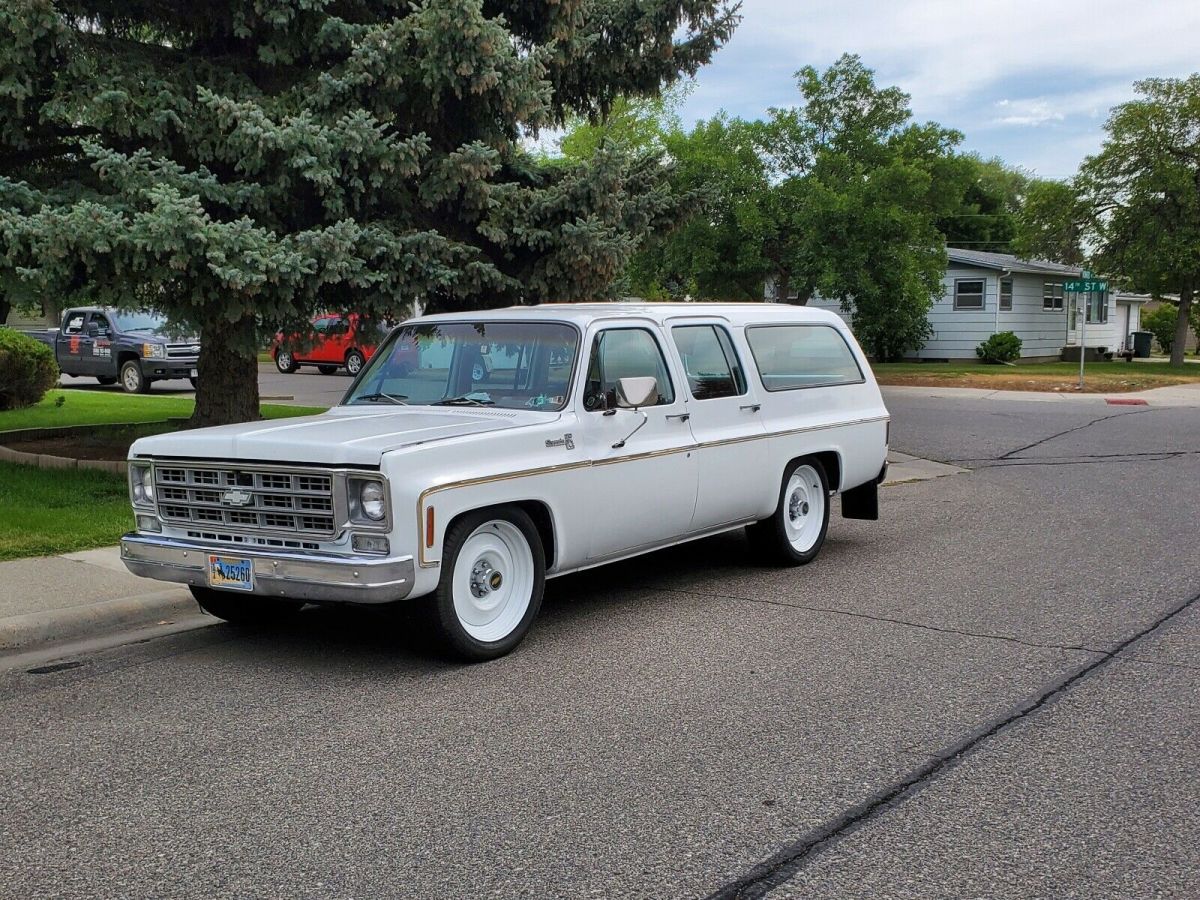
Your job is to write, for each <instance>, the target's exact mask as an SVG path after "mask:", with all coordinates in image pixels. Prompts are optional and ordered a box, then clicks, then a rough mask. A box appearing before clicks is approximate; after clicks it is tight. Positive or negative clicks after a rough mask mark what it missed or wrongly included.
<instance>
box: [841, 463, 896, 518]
mask: <svg viewBox="0 0 1200 900" xmlns="http://www.w3.org/2000/svg"><path fill="white" fill-rule="evenodd" d="M886 475H887V464H886V463H884V466H883V470H882V471H881V472H880V473H879V477H878V478H875V479H872V480H871V481H868V482H867V483H866V484H860V485H859V486H858V487H856V488H851V489H850V490H848V491H843V492H842V518H843V519H870V520H871V521H872V522H874V521H877V520H878V519H879V484H880V482H882V481H883V479H884V477H885V476H886Z"/></svg>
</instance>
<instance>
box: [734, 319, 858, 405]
mask: <svg viewBox="0 0 1200 900" xmlns="http://www.w3.org/2000/svg"><path fill="white" fill-rule="evenodd" d="M746 342H747V343H748V344H749V345H750V352H751V353H752V354H753V356H754V364H755V366H757V367H758V374H759V377H760V378H761V379H762V383H763V387H765V388H766V389H767V390H768V391H794V390H798V389H800V388H811V387H828V386H829V385H834V384H861V383H862V382H863V381H864V380H865V379H864V378H863V373H862V369H860V368H859V366H858V361H857V360H855V358H854V354H853V353H852V352H851V351H850V346H849V345H848V344H847V343H846V339H845V338H844V337H843V336H842V334H841V332H839V331H838V330H837V329H836V328H834V327H832V326H830V325H751V326H748V327H747V328H746Z"/></svg>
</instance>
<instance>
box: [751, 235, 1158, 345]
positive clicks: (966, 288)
mask: <svg viewBox="0 0 1200 900" xmlns="http://www.w3.org/2000/svg"><path fill="white" fill-rule="evenodd" d="M946 255H947V257H948V264H947V266H946V274H945V277H944V278H943V279H942V285H943V288H942V296H941V298H940V299H938V300H937V301H936V302H935V303H934V304H933V306H932V307H931V308H930V310H929V324H930V326H931V327H932V329H933V334H932V335H931V336H930V338H929V340H928V341H926V342H925V346H924V347H923V348H921V350H920V351H919V352H918V353H916V354H915V355H914V358H916V359H929V360H937V359H946V360H949V359H976V358H977V357H976V354H975V348H976V347H978V346H979V345H980V344H981V343H982V342H983V341H985V340H987V339H988V338H989V337H990V336H991V335H993V334H996V333H997V332H1001V331H1012V332H1014V333H1015V334H1016V335H1017V337H1019V338H1020V339H1021V359H1023V360H1025V361H1029V362H1032V361H1035V360H1054V359H1059V358H1060V356H1061V354H1062V351H1063V348H1064V347H1070V346H1078V345H1079V342H1080V330H1081V329H1080V327H1079V326H1080V324H1081V320H1082V317H1081V316H1079V315H1077V314H1076V311H1075V309H1074V308H1073V307H1074V304H1073V303H1072V295H1065V294H1064V293H1063V282H1065V281H1069V280H1071V279H1076V278H1080V277H1082V275H1083V272H1082V270H1081V269H1078V268H1075V267H1073V266H1064V265H1060V264H1058V263H1052V262H1043V261H1041V260H1028V259H1019V258H1018V257H1016V256H1011V255H1009V254H1006V253H984V252H982V251H978V250H960V249H958V248H957V247H950V248H948V249H947V251H946ZM773 294H774V289H773V286H772V285H771V284H769V283H768V285H767V299H768V300H777V299H780V298H776V297H774V296H773ZM1148 299H1149V298H1148V297H1141V296H1136V295H1131V294H1105V295H1104V296H1103V297H1093V298H1092V303H1091V308H1090V309H1089V310H1088V316H1087V334H1086V340H1087V346H1088V347H1089V348H1103V350H1104V352H1108V353H1119V352H1120V351H1121V350H1123V349H1124V347H1125V345H1126V343H1127V341H1128V337H1129V333H1130V332H1131V331H1136V330H1137V329H1138V327H1139V324H1140V309H1141V305H1142V304H1143V303H1145V302H1146V301H1147V300H1148ZM809 306H817V307H820V308H822V309H828V310H832V311H833V312H836V313H837V314H838V315H840V316H842V317H843V318H844V319H847V320H849V319H850V314H849V313H848V312H846V311H844V310H842V309H841V305H840V304H839V303H838V301H836V300H827V299H825V298H823V297H814V298H813V299H811V300H810V301H809Z"/></svg>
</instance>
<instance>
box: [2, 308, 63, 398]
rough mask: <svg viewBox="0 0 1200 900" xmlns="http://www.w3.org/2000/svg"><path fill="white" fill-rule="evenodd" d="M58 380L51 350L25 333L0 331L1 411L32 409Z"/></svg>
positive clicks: (56, 367)
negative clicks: (27, 407) (30, 407)
mask: <svg viewBox="0 0 1200 900" xmlns="http://www.w3.org/2000/svg"><path fill="white" fill-rule="evenodd" d="M57 381H58V364H57V363H56V362H55V361H54V351H53V350H51V349H50V348H49V347H47V346H46V345H45V344H43V343H42V342H41V341H38V340H35V339H34V338H31V337H30V336H29V335H27V334H22V333H21V332H19V331H13V330H12V329H11V328H0V410H4V409H23V408H24V407H26V406H33V404H35V403H37V402H38V401H39V400H41V399H42V398H43V397H44V396H46V391H48V390H50V388H52V387H54V385H55V383H57Z"/></svg>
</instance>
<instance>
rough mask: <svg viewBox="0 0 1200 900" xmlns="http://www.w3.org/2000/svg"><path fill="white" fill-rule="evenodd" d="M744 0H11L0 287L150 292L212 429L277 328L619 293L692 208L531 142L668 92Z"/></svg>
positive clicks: (0, 104) (99, 296) (1, 29)
mask: <svg viewBox="0 0 1200 900" xmlns="http://www.w3.org/2000/svg"><path fill="white" fill-rule="evenodd" d="M736 22H737V5H736V4H733V3H730V2H726V0H206V2H200V3H197V2H194V0H193V2H183V0H8V2H7V3H5V4H4V5H3V7H2V8H0V291H5V290H6V289H7V290H10V291H16V290H18V289H19V290H26V291H28V290H36V291H40V292H42V293H43V294H48V295H53V296H61V297H64V298H70V299H71V300H72V301H74V302H79V301H81V300H91V301H95V302H100V303H110V304H116V305H122V306H134V307H139V306H154V307H157V308H159V309H162V310H163V311H165V312H166V313H168V314H169V315H170V316H171V317H172V319H173V320H175V321H176V322H177V323H179V324H180V325H182V326H190V327H193V328H195V329H197V330H198V331H199V334H200V335H201V338H202V341H203V346H204V349H203V352H202V354H201V358H200V363H199V369H200V386H199V389H198V392H197V403H196V412H195V416H194V419H193V421H194V423H195V424H214V423H220V422H231V421H243V420H247V419H252V418H255V417H257V415H258V388H257V363H256V359H255V350H256V348H257V347H258V346H259V344H260V341H261V340H262V339H263V337H264V335H266V334H269V333H271V332H273V331H274V330H275V329H277V328H294V327H297V326H298V325H300V324H301V323H304V322H306V321H307V319H308V318H309V317H310V316H311V315H312V314H313V313H315V312H317V311H320V310H325V309H332V310H355V311H358V312H360V313H362V314H364V315H366V316H368V317H373V318H383V317H386V316H389V315H402V314H404V313H405V312H406V310H407V309H408V307H409V305H410V304H411V303H412V302H413V301H420V302H421V303H422V304H423V305H424V306H425V308H426V309H432V310H445V309H470V308H479V307H490V306H498V305H505V304H511V303H528V302H538V301H543V300H576V299H585V298H591V297H596V296H601V295H603V294H604V293H605V292H606V290H607V289H608V286H609V285H610V284H611V282H612V280H613V279H614V278H615V277H616V276H617V275H619V274H620V273H621V272H622V271H623V270H624V267H625V264H626V262H627V260H628V258H629V257H630V255H631V254H632V253H633V252H634V250H635V249H636V248H637V247H638V245H639V243H640V241H641V240H642V239H643V237H644V236H645V235H646V234H648V233H649V232H651V231H653V230H654V229H656V228H658V227H660V226H661V225H663V224H664V223H666V222H668V221H670V219H671V217H672V211H673V209H674V207H675V206H676V204H677V202H678V198H677V197H676V196H675V195H673V194H672V193H671V190H670V186H669V183H668V180H667V178H666V177H665V174H666V173H665V168H664V166H663V164H662V162H661V160H660V159H658V158H657V157H655V156H654V155H653V154H644V155H641V156H637V157H630V156H627V155H625V154H624V153H622V152H621V151H620V150H619V149H618V148H616V147H612V146H604V147H601V148H600V149H599V150H598V151H597V152H596V153H595V155H594V156H592V157H591V158H590V159H587V160H584V161H579V162H575V163H572V164H570V165H551V164H547V163H546V162H545V161H543V160H539V159H537V158H535V157H534V156H531V155H530V154H529V153H528V152H526V151H525V150H524V149H523V140H524V139H525V138H527V137H531V136H536V135H537V134H538V133H539V131H540V130H543V129H546V128H551V127H555V126H557V125H559V124H561V123H563V122H564V121H566V120H568V119H569V118H571V117H577V116H588V117H593V118H595V117H599V116H602V115H603V114H604V113H605V112H606V111H607V110H608V109H609V107H610V106H611V104H612V103H613V102H614V100H615V99H616V98H618V97H638V96H654V95H656V94H657V93H658V92H659V91H660V90H661V88H662V87H663V86H664V85H667V84H670V83H672V82H673V81H675V80H676V79H678V78H680V77H682V76H689V75H692V74H694V73H695V72H696V70H697V69H698V68H699V67H700V66H702V65H703V64H704V63H706V62H707V61H708V60H709V59H710V57H711V56H712V55H713V53H714V52H715V51H716V50H717V49H718V47H720V46H721V44H722V43H723V42H724V41H726V40H727V39H728V37H729V36H730V34H731V33H732V30H733V28H734V26H735V24H736Z"/></svg>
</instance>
